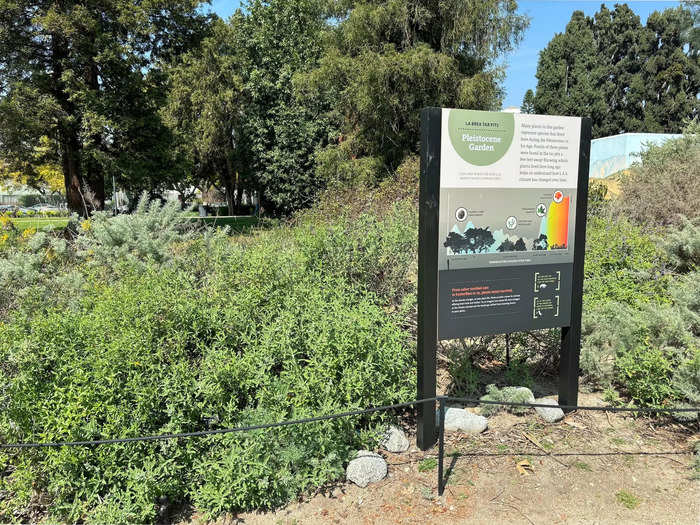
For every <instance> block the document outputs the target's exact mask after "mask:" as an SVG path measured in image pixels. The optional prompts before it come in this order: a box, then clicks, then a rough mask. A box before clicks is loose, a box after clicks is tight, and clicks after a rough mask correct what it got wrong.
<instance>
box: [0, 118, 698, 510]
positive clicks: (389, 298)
mask: <svg viewBox="0 0 700 525" xmlns="http://www.w3.org/2000/svg"><path fill="white" fill-rule="evenodd" d="M695 130H696V127H691V128H689V130H688V131H689V133H688V134H687V135H686V136H685V137H684V138H683V139H679V140H677V141H674V142H671V143H668V144H667V145H665V146H663V147H661V148H652V149H650V150H649V151H648V152H647V153H646V154H645V155H644V156H643V160H644V163H643V164H642V165H640V166H638V167H635V169H634V170H633V171H632V173H631V174H630V175H629V178H628V179H626V180H625V181H624V184H623V187H624V188H625V189H626V191H629V192H630V195H635V196H637V197H638V198H640V199H647V198H649V195H648V193H649V192H653V191H655V190H654V186H653V185H650V184H649V182H648V181H649V177H651V176H653V173H655V170H660V169H663V166H664V165H669V164H668V163H672V165H673V166H674V168H673V169H667V170H665V171H664V173H665V176H666V177H667V182H668V184H671V185H673V184H680V183H682V181H684V180H686V179H687V178H688V177H691V178H697V176H698V166H700V164H698V163H697V162H696V160H695V159H696V158H697V155H698V152H700V140H699V139H698V135H697V134H693V133H695ZM691 132H693V133H691ZM417 178H418V161H417V159H416V158H415V157H411V158H409V159H408V160H407V161H406V162H404V163H403V164H402V166H401V167H400V169H399V170H398V173H397V175H396V176H395V177H393V178H391V179H388V180H386V181H384V182H383V183H382V184H380V185H379V186H378V187H374V186H367V185H366V184H358V185H355V186H353V187H351V188H347V187H345V188H339V189H338V188H336V189H332V190H328V191H326V192H325V193H324V194H323V196H322V197H321V199H320V200H319V202H318V203H317V204H316V205H315V206H314V207H313V208H311V209H310V210H308V211H306V212H303V213H299V214H297V215H296V216H295V217H294V219H293V220H292V221H290V222H288V223H285V224H283V225H281V226H277V227H274V228H271V229H267V230H259V231H256V232H253V233H252V234H248V235H234V234H232V233H231V232H229V231H228V230H227V229H219V230H216V229H196V228H193V227H191V226H187V225H188V224H190V222H189V221H187V220H184V219H185V218H184V217H183V216H182V212H180V211H179V210H178V209H177V208H178V206H177V205H176V204H172V203H171V204H169V205H167V206H165V207H161V206H160V205H159V204H158V203H155V202H154V203H150V204H148V202H147V201H146V200H145V199H144V200H142V202H141V204H140V206H139V208H138V210H137V212H136V213H135V214H132V215H122V216H117V217H110V216H108V215H107V214H105V213H101V212H99V213H96V214H94V215H93V217H92V218H91V219H89V220H80V221H79V220H77V218H76V219H74V221H75V222H73V225H72V227H71V228H72V231H73V236H72V237H71V238H69V239H66V238H65V237H64V236H63V235H61V234H60V233H59V232H54V233H51V232H43V231H38V232H37V231H35V230H26V231H24V232H20V231H18V230H16V229H14V227H13V226H12V223H11V221H10V220H9V219H4V220H3V222H2V228H3V233H2V236H1V237H0V253H2V258H0V284H1V285H2V286H1V287H0V290H2V292H1V295H0V407H1V408H2V410H1V411H0V440H2V441H5V442H16V441H61V440H86V439H100V438H112V437H116V436H119V437H128V436H137V435H149V434H159V433H170V432H185V431H193V430H201V429H204V428H222V427H230V426H237V425H245V424H249V423H261V422H270V421H279V420H284V419H291V418H296V417H304V416H310V415H318V414H325V413H333V412H340V411H344V410H347V409H352V408H360V407H366V406H369V405H377V404H385V403H395V402H401V401H406V400H408V399H411V398H413V396H414V395H415V387H414V384H415V363H414V347H415V322H416V321H415V300H416V299H415V293H416V290H415V285H416V264H417V263H416V260H417V254H416V250H417V202H416V193H417ZM604 197H605V191H604V188H602V187H600V186H598V185H597V184H594V185H593V187H592V188H591V208H590V209H591V216H590V217H589V224H588V235H587V251H586V268H585V272H586V280H585V289H584V328H583V330H584V332H583V349H582V355H581V370H582V374H583V383H582V385H583V386H584V387H585V388H594V389H604V390H605V395H606V399H607V400H608V401H609V402H614V403H623V402H630V403H633V404H635V405H652V406H669V405H673V406H676V405H682V404H690V405H691V406H698V404H699V403H700V344H699V341H700V299H699V298H700V278H699V274H698V260H699V259H700V222H699V221H700V219H699V218H698V214H697V211H695V212H694V213H692V214H691V215H689V216H688V217H680V216H679V217H678V218H673V217H675V216H673V215H672V214H671V213H670V212H669V214H668V215H666V216H664V219H663V220H660V219H659V215H658V210H657V209H656V208H655V207H653V206H649V207H646V208H644V209H642V210H639V209H638V210H636V213H635V214H629V213H626V212H625V211H624V210H625V209H626V208H625V206H627V203H626V202H625V200H624V199H606V198H604ZM667 198H668V199H669V201H670V200H672V196H668V197H667ZM661 205H662V203H659V206H661ZM668 206H670V204H668ZM694 209H695V210H697V209H698V207H695V208H694ZM670 211H673V210H672V209H670ZM667 217H668V218H669V219H667ZM670 218H673V220H670ZM509 348H510V354H511V355H510V359H509V360H508V359H507V358H506V356H505V339H504V337H503V336H491V337H482V338H475V339H468V340H463V341H452V342H446V343H445V346H444V347H443V351H442V352H441V356H440V360H441V362H442V363H443V365H442V366H446V367H447V369H448V371H449V377H450V381H451V384H450V385H449V387H448V389H449V391H451V392H453V393H457V394H460V395H470V396H478V395H482V394H483V393H484V392H488V394H487V395H490V396H500V395H505V393H507V392H508V390H507V389H502V390H499V389H497V388H496V387H495V386H493V385H494V384H495V385H496V386H508V385H517V386H521V385H527V386H531V387H533V388H535V390H536V391H543V390H544V391H546V389H547V388H549V387H547V386H546V385H547V384H548V381H549V380H548V379H547V377H549V376H556V371H557V362H558V351H559V332H558V330H547V331H542V332H534V333H520V334H511V335H510V336H509ZM387 417H389V416H387V415H380V414H375V415H373V416H371V417H363V418H357V417H356V418H347V419H341V420H334V421H327V422H323V423H314V424H311V425H304V426H300V427H294V428H289V427H285V428H282V429H274V430H271V431H259V432H254V433H249V434H245V435H238V434H232V435H227V436H217V437H210V438H205V439H192V440H179V441H164V442H156V443H140V444H123V445H117V446H110V447H100V448H94V449H90V448H64V449H39V450H23V451H5V452H3V453H2V454H0V465H2V469H3V470H0V519H1V520H3V521H13V520H18V521H27V520H30V519H33V518H35V517H36V516H41V515H44V513H45V512H47V511H48V512H49V513H50V517H51V519H56V520H64V521H77V520H87V521H101V522H102V521H104V522H134V521H138V522H144V521H153V520H155V519H157V518H158V515H159V512H167V509H168V508H169V507H168V505H172V504H178V503H189V504H192V505H194V506H195V507H196V508H198V509H200V510H202V511H204V512H207V513H210V514H212V515H216V514H219V513H221V512H223V511H227V510H235V509H250V508H260V507H269V506H275V505H279V504H282V503H284V502H286V501H288V500H289V499H290V498H293V497H294V496H295V495H297V494H298V493H299V492H301V491H304V490H307V489H311V488H313V487H317V486H319V485H321V484H322V483H324V482H325V481H327V480H331V479H335V478H338V477H340V476H341V475H342V469H343V466H344V464H345V463H346V462H347V461H348V459H349V458H350V457H351V455H352V453H353V451H354V450H357V449H358V448H359V447H363V446H365V447H366V446H369V447H371V446H373V445H374V443H376V441H375V438H376V435H377V434H376V430H377V429H378V425H380V424H381V423H382V421H385V420H386V419H385V418H387ZM163 509H166V510H163Z"/></svg>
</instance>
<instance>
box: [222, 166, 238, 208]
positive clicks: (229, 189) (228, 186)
mask: <svg viewBox="0 0 700 525" xmlns="http://www.w3.org/2000/svg"><path fill="white" fill-rule="evenodd" d="M224 188H225V193H226V206H227V207H228V214H229V215H233V208H234V206H235V205H236V203H235V200H234V198H235V190H236V174H235V173H234V171H233V165H232V163H231V159H226V176H225V177H224Z"/></svg>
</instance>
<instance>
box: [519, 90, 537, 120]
mask: <svg viewBox="0 0 700 525" xmlns="http://www.w3.org/2000/svg"><path fill="white" fill-rule="evenodd" d="M520 112H521V113H525V114H532V113H534V112H535V94H534V93H533V92H532V90H531V89H528V90H527V91H526V92H525V96H524V97H523V103H522V105H521V106H520Z"/></svg>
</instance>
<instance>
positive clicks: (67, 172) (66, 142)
mask: <svg viewBox="0 0 700 525" xmlns="http://www.w3.org/2000/svg"><path fill="white" fill-rule="evenodd" d="M67 58H68V44H67V42H66V41H65V39H63V38H61V37H60V36H59V35H56V34H54V35H52V37H51V67H52V73H51V80H52V83H53V90H54V95H55V96H56V100H58V102H59V104H60V106H61V109H62V110H63V112H64V113H65V114H66V115H67V116H68V117H69V118H70V117H71V116H76V115H75V113H76V110H75V105H74V104H73V102H72V101H71V100H70V99H69V98H68V96H67V94H66V91H65V86H64V84H63V78H62V77H63V73H64V66H63V62H64V60H66V59H67ZM78 129H79V124H77V123H76V122H68V118H61V119H60V121H59V123H58V140H59V144H60V150H61V167H62V169H63V180H64V184H65V186H66V201H67V203H68V208H69V209H70V210H71V211H72V212H75V213H78V214H80V215H82V216H87V214H88V210H87V207H86V206H85V202H84V199H83V198H82V185H83V177H82V173H81V159H80V157H81V151H80V149H81V148H80V139H79V137H78Z"/></svg>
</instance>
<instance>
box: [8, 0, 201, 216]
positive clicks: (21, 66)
mask: <svg viewBox="0 0 700 525" xmlns="http://www.w3.org/2000/svg"><path fill="white" fill-rule="evenodd" d="M198 4H199V0H152V1H149V2H120V1H117V0H104V1H101V2H87V3H86V2H76V1H71V0H44V1H29V0H0V149H2V150H3V156H4V157H5V159H6V161H7V162H8V163H9V164H10V165H11V167H20V168H21V167H22V166H23V165H24V166H25V167H26V165H27V164H31V162H32V154H33V145H36V144H37V143H38V142H39V138H40V137H42V136H48V137H49V138H50V139H51V140H52V141H53V143H54V144H55V145H56V150H55V156H56V158H57V159H58V161H59V164H60V166H61V170H62V172H63V177H64V184H65V188H66V198H67V200H68V205H69V207H70V208H71V209H72V210H74V211H78V212H81V213H88V211H89V210H90V209H91V208H101V207H102V206H103V205H104V199H105V185H104V178H105V174H106V173H109V172H112V173H114V172H117V171H119V168H120V167H122V168H123V167H124V164H123V163H122V164H121V165H120V163H119V162H118V160H119V159H118V158H119V156H120V154H121V153H122V152H124V151H125V150H127V151H128V149H129V147H130V146H134V145H135V143H134V142H133V141H138V140H141V137H142V132H144V131H146V130H147V128H148V127H149V125H148V124H145V123H144V121H145V120H146V119H147V117H148V116H149V115H150V116H151V117H153V118H155V115H156V114H155V112H154V111H153V105H152V104H150V103H149V102H148V101H147V100H146V99H147V98H148V96H149V95H150V94H151V93H152V90H153V89H154V82H155V81H156V80H157V79H158V77H157V75H155V74H154V70H155V69H156V68H157V66H158V64H159V63H160V61H163V60H170V59H172V57H173V56H174V55H177V54H178V53H180V52H181V51H182V50H183V49H184V48H187V47H188V46H190V45H191V44H192V43H196V42H197V41H198V39H199V38H200V37H199V35H200V34H201V32H202V30H203V28H204V26H205V23H206V17H204V16H202V15H201V14H199V13H198V12H197V9H196V8H197V6H198ZM144 109H146V110H148V111H146V113H143V111H144ZM151 124H153V123H151ZM151 127H158V126H157V125H153V126H151ZM155 135H156V134H154V135H153V136H155ZM127 142H130V143H131V144H130V145H129V144H126V143H127ZM150 146H153V144H152V143H151V144H150ZM147 151H148V150H146V151H145V152H144V151H143V150H141V151H140V152H141V153H142V154H146V153H147Z"/></svg>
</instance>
